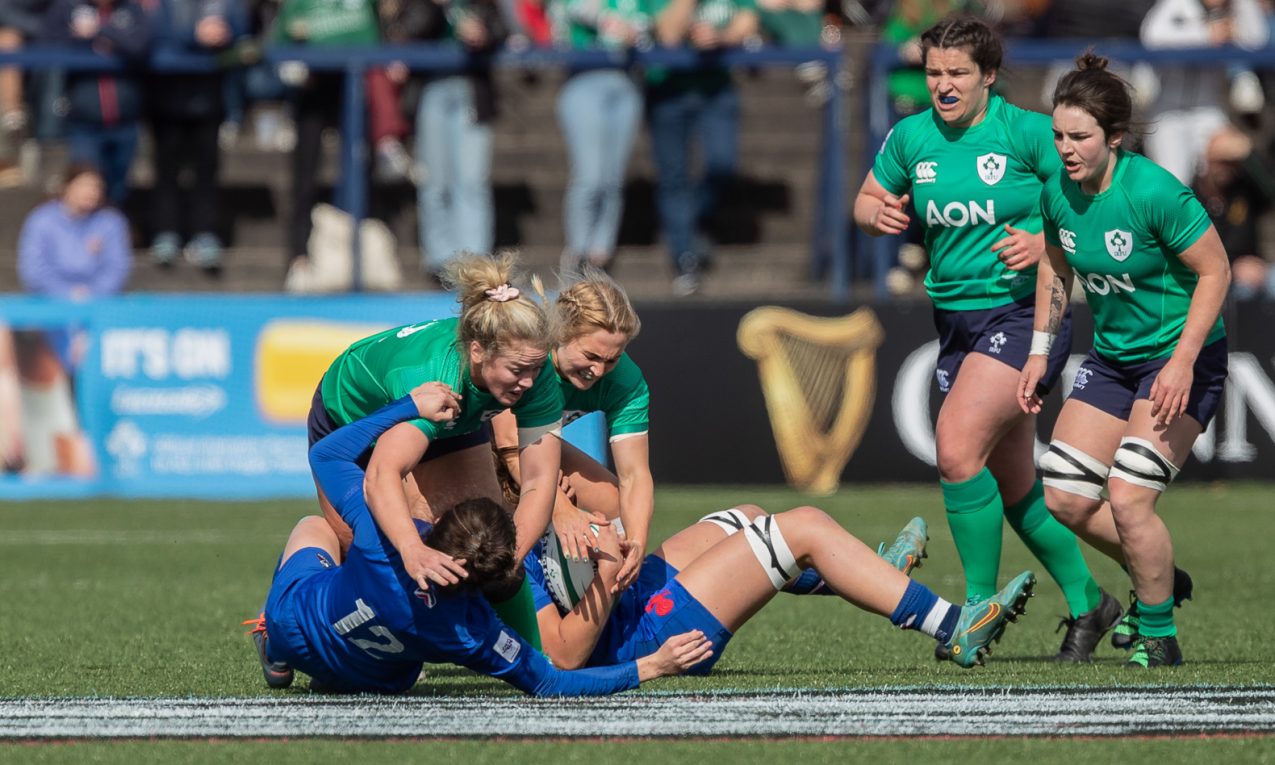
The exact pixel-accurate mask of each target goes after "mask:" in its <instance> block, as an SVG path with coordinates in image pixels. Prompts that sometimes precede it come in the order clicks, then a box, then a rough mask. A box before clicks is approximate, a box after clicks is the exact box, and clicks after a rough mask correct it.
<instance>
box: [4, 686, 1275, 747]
mask: <svg viewBox="0 0 1275 765" xmlns="http://www.w3.org/2000/svg"><path fill="white" fill-rule="evenodd" d="M1223 733H1225V734H1257V735H1272V734H1275V688H1265V687H1263V688H1210V687H1194V688H1143V689H1070V688H1046V689H1012V688H982V689H948V690H944V689H895V690H891V689H881V690H868V691H845V692H826V691H819V692H803V691H784V692H772V693H764V692H763V693H746V694H745V693H706V694H702V695H699V694H684V693H676V694H675V693H652V694H628V695H621V696H614V697H610V698H605V699H582V700H581V699H576V700H564V699H526V698H490V697H476V696H454V697H438V698H432V697H419V696H417V697H410V696H409V697H398V698H383V697H333V696H302V697H287V698H240V699H206V700H199V699H189V698H185V699H34V698H31V699H0V738H11V739H41V738H57V739H66V738H150V737H164V738H203V737H218V738H221V737H227V738H236V737H249V738H269V737H276V736H288V737H297V736H302V737H305V736H319V737H343V738H344V737H388V736H396V737H416V736H445V737H491V736H510V737H524V736H527V737H541V736H543V737H555V738H557V737H576V736H583V737H597V736H621V737H648V736H698V737H713V738H716V737H738V736H766V737H783V736H917V735H921V736H1126V735H1169V734H1223Z"/></svg>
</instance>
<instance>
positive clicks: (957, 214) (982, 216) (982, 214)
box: [925, 199, 996, 228]
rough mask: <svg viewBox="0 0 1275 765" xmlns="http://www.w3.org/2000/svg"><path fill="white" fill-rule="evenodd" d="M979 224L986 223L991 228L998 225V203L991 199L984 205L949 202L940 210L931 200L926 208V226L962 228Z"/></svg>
mask: <svg viewBox="0 0 1275 765" xmlns="http://www.w3.org/2000/svg"><path fill="white" fill-rule="evenodd" d="M979 223H986V224H987V225H989V226H995V225H996V202H995V201H993V200H991V199H989V200H987V201H986V202H985V203H983V204H981V205H980V204H979V203H978V202H972V201H971V202H969V203H968V204H967V203H963V202H948V203H947V204H946V205H944V206H943V209H942V210H939V206H938V205H937V204H935V203H934V200H932V199H931V200H930V203H929V204H927V205H926V206H925V225H927V226H950V227H952V228H961V227H963V226H977V225H978V224H979Z"/></svg>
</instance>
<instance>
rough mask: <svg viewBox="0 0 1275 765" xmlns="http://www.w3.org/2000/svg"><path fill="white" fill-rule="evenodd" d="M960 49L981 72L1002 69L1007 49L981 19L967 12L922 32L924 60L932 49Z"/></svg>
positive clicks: (923, 60) (922, 58) (922, 55)
mask: <svg viewBox="0 0 1275 765" xmlns="http://www.w3.org/2000/svg"><path fill="white" fill-rule="evenodd" d="M953 48H959V49H961V50H964V51H966V52H968V53H969V56H970V60H971V61H973V62H974V63H975V64H977V65H978V68H979V70H980V71H982V72H992V71H996V70H999V69H1000V68H1001V59H1003V58H1004V57H1005V46H1004V45H1003V44H1002V43H1001V38H1000V36H999V35H997V34H996V32H995V31H993V30H992V28H991V27H989V26H988V25H987V23H986V22H984V21H983V20H982V19H979V18H976V17H974V16H971V15H969V14H968V13H953V14H951V15H950V16H946V17H944V18H943V19H942V20H941V21H939V23H937V24H935V25H934V26H932V27H930V28H929V29H927V30H925V31H924V32H922V33H921V61H922V62H923V63H924V62H925V61H926V59H927V57H928V56H929V55H930V51H931V50H936V49H937V50H951V49H953Z"/></svg>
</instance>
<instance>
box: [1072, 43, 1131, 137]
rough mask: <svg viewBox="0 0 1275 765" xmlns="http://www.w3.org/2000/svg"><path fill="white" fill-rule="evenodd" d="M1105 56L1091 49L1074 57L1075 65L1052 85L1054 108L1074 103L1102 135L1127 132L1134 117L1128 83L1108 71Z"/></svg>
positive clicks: (1107, 135)
mask: <svg viewBox="0 0 1275 765" xmlns="http://www.w3.org/2000/svg"><path fill="white" fill-rule="evenodd" d="M1107 63H1108V62H1107V59H1106V58H1104V57H1102V56H1099V55H1097V54H1096V53H1094V52H1093V49H1090V50H1087V51H1085V52H1084V53H1082V54H1080V55H1079V56H1078V57H1077V58H1076V68H1075V69H1072V70H1071V71H1070V72H1068V73H1067V74H1065V75H1063V77H1062V79H1060V80H1059V81H1058V84H1057V85H1055V86H1054V108H1055V109H1057V108H1058V107H1060V106H1074V107H1076V108H1077V109H1081V110H1083V111H1085V112H1086V113H1088V114H1089V116H1091V117H1093V118H1094V121H1095V122H1097V123H1098V127H1100V128H1102V132H1103V135H1104V136H1106V137H1108V138H1109V137H1111V136H1112V135H1113V134H1115V133H1128V132H1129V131H1130V129H1131V127H1132V120H1133V97H1132V96H1131V95H1130V94H1129V83H1127V82H1125V81H1124V80H1123V79H1121V78H1120V77H1119V76H1118V75H1115V74H1112V73H1111V72H1109V71H1107Z"/></svg>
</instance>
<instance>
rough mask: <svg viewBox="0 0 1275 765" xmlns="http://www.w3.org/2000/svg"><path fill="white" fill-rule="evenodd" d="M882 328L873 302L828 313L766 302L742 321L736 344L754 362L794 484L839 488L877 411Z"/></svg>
mask: <svg viewBox="0 0 1275 765" xmlns="http://www.w3.org/2000/svg"><path fill="white" fill-rule="evenodd" d="M884 334H885V333H884V330H883V329H882V327H881V322H880V321H878V320H877V317H876V314H874V313H873V312H872V311H871V309H868V308H860V309H859V310H857V311H855V312H854V313H852V314H850V315H848V316H842V317H838V318H832V319H824V318H817V317H814V316H807V315H806V314H803V313H798V312H797V311H793V310H790V309H787V308H778V307H775V306H765V307H762V308H757V309H755V310H753V311H750V312H749V313H748V314H747V315H746V316H744V318H743V319H742V320H741V321H740V322H739V332H738V342H739V349H740V350H741V351H743V352H744V354H745V355H746V356H748V357H749V358H752V359H754V360H756V361H757V373H758V375H759V376H760V378H761V389H762V394H763V395H764V396H765V398H766V411H767V412H768V413H769V415H770V427H771V430H773V431H774V434H775V445H776V446H777V447H778V449H779V460H780V462H781V463H782V464H783V467H784V474H785V475H786V476H787V477H788V482H789V483H790V484H791V485H792V486H794V487H796V488H798V489H801V490H803V491H808V492H810V493H812V494H831V493H832V492H834V491H836V489H837V485H838V483H839V481H840V477H841V470H842V469H843V468H844V467H845V466H846V463H847V462H848V461H849V460H850V456H851V455H853V454H854V450H855V449H856V448H858V446H859V441H860V440H861V439H862V438H863V432H864V430H865V429H866V428H867V425H868V416H869V415H870V414H871V412H872V402H873V399H874V398H875V396H876V349H877V347H878V346H879V345H880V344H881V340H882V338H883V337H884Z"/></svg>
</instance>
